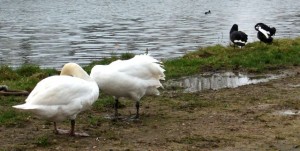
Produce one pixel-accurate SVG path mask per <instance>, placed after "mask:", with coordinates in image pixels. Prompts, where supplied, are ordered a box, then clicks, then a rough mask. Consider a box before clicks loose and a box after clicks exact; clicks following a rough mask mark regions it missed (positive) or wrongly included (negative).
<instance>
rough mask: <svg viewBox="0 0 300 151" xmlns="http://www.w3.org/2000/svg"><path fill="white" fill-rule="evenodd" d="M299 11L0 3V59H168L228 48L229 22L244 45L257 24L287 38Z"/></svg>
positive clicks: (263, 3) (205, 0) (49, 63)
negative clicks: (242, 34)
mask: <svg viewBox="0 0 300 151" xmlns="http://www.w3.org/2000/svg"><path fill="white" fill-rule="evenodd" d="M299 8H300V3H299V2H298V1H296V0H251V1H250V0H224V1H221V0H53V1H47V0H0V64H7V65H9V66H12V67H16V66H19V65H21V64H24V63H33V64H38V65H40V66H42V67H51V68H52V67H53V68H60V67H61V66H62V65H63V64H64V63H66V62H71V61H72V62H76V63H79V64H81V65H85V64H88V63H89V62H91V61H93V60H98V59H101V58H103V57H107V56H110V55H112V54H114V55H119V54H121V53H125V52H131V53H136V54H140V53H143V52H145V50H146V49H149V51H150V53H151V54H152V55H153V56H154V57H156V58H159V59H162V58H174V57H179V56H182V55H183V54H185V53H186V52H189V51H193V50H196V49H197V48H198V47H204V46H208V45H214V44H222V45H228V43H229V38H228V37H229V30H230V28H231V26H232V25H233V24H234V23H236V24H238V25H239V28H240V30H242V31H244V32H246V33H247V34H248V37H249V41H250V42H251V41H256V40H257V38H256V31H255V30H254V25H255V24H256V23H258V22H264V23H266V24H268V25H270V26H275V27H276V28H277V33H276V36H275V38H293V37H297V36H300V9H299ZM208 10H211V12H212V13H211V14H209V15H205V14H204V12H206V11H208Z"/></svg>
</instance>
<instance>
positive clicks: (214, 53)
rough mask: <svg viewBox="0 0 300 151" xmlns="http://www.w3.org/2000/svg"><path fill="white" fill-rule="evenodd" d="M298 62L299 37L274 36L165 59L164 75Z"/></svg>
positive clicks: (254, 68)
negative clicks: (271, 40)
mask: <svg viewBox="0 0 300 151" xmlns="http://www.w3.org/2000/svg"><path fill="white" fill-rule="evenodd" d="M299 64H300V38H296V39H277V40H275V41H274V43H273V44H271V45H267V44H264V43H260V42H253V43H249V44H247V45H246V46H245V47H243V48H242V49H239V48H235V49H234V48H233V47H231V46H221V45H217V46H211V47H205V48H201V49H199V50H197V51H195V52H192V53H189V54H186V55H185V56H183V57H182V58H179V59H174V60H167V61H165V62H164V65H165V66H166V69H167V77H180V76H184V75H191V74H196V73H199V72H205V71H216V70H243V71H247V72H264V71H268V70H272V69H280V68H285V67H289V66H297V65H299Z"/></svg>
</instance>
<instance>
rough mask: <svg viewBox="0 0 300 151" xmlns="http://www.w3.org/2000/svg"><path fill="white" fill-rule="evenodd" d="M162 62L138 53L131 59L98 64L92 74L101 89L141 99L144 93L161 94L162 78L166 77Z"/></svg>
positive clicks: (117, 94) (116, 95) (118, 95)
mask: <svg viewBox="0 0 300 151" xmlns="http://www.w3.org/2000/svg"><path fill="white" fill-rule="evenodd" d="M164 71H165V70H164V69H163V68H162V65H161V64H160V62H159V61H158V60H156V59H154V58H152V57H151V56H149V55H136V56H135V57H134V58H132V59H129V60H117V61H114V62H112V63H111V64H109V65H96V66H94V67H93V68H92V70H91V74H90V76H91V77H92V78H93V79H94V80H95V81H96V82H97V83H98V86H99V88H100V90H102V91H104V92H106V93H108V94H110V95H113V96H115V97H117V98H119V97H128V98H130V99H133V100H135V101H139V100H140V99H141V97H143V96H144V95H159V91H158V90H157V88H158V87H163V86H162V84H161V83H160V80H164V79H165V75H164Z"/></svg>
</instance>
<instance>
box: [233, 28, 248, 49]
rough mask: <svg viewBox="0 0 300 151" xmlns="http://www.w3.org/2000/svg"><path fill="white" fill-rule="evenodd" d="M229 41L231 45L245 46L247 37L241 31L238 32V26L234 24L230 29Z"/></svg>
mask: <svg viewBox="0 0 300 151" xmlns="http://www.w3.org/2000/svg"><path fill="white" fill-rule="evenodd" d="M229 34H230V40H231V42H232V43H233V45H234V46H235V45H238V46H241V47H242V46H245V45H246V42H247V40H248V35H247V34H246V33H244V32H242V31H239V28H238V25H237V24H234V25H233V26H232V27H231V29H230V32H229Z"/></svg>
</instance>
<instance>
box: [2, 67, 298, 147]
mask: <svg viewBox="0 0 300 151" xmlns="http://www.w3.org/2000/svg"><path fill="white" fill-rule="evenodd" d="M294 70H299V69H294ZM299 71H300V70H299ZM299 84H300V74H296V75H294V76H291V77H287V78H283V79H277V80H272V81H270V82H267V83H261V84H256V85H247V86H242V87H238V88H234V89H221V90H217V91H214V90H208V91H203V92H198V93H191V94H187V93H182V92H180V91H177V90H172V89H167V90H163V91H162V94H161V96H158V97H145V98H143V100H142V102H141V105H142V106H141V118H140V119H139V120H130V119H128V118H126V117H129V116H130V115H131V114H133V113H135V108H134V103H133V102H131V101H129V100H122V101H121V102H122V104H125V107H123V108H121V109H120V110H119V111H120V113H121V115H122V117H123V119H121V120H117V121H113V120H111V119H109V118H106V116H110V115H112V114H113V108H110V107H107V108H105V109H101V110H97V109H96V108H93V109H92V110H89V111H86V112H84V113H82V114H80V115H78V118H77V121H76V122H77V123H76V131H84V132H87V133H89V134H90V135H91V136H90V137H70V136H67V135H55V134H53V132H52V128H53V124H52V123H51V122H46V121H43V120H40V119H37V118H35V117H33V116H28V117H27V119H25V120H24V121H23V122H20V123H17V124H15V125H11V126H1V128H0V133H1V135H0V146H1V149H3V150H117V151H119V150H126V151H129V150H149V151H162V150H180V151H182V150H195V151H196V150H197V151H198V150H204V151H205V150H216V151H219V150H220V151H232V150H236V151H239V150H241V151H248V150H249V151H250V150H289V151H291V150H300V115H299V114H300V112H299V113H298V110H300V103H299V102H300V98H299V96H300V85H299ZM58 126H59V127H60V128H63V129H68V128H69V121H65V122H62V123H58Z"/></svg>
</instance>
